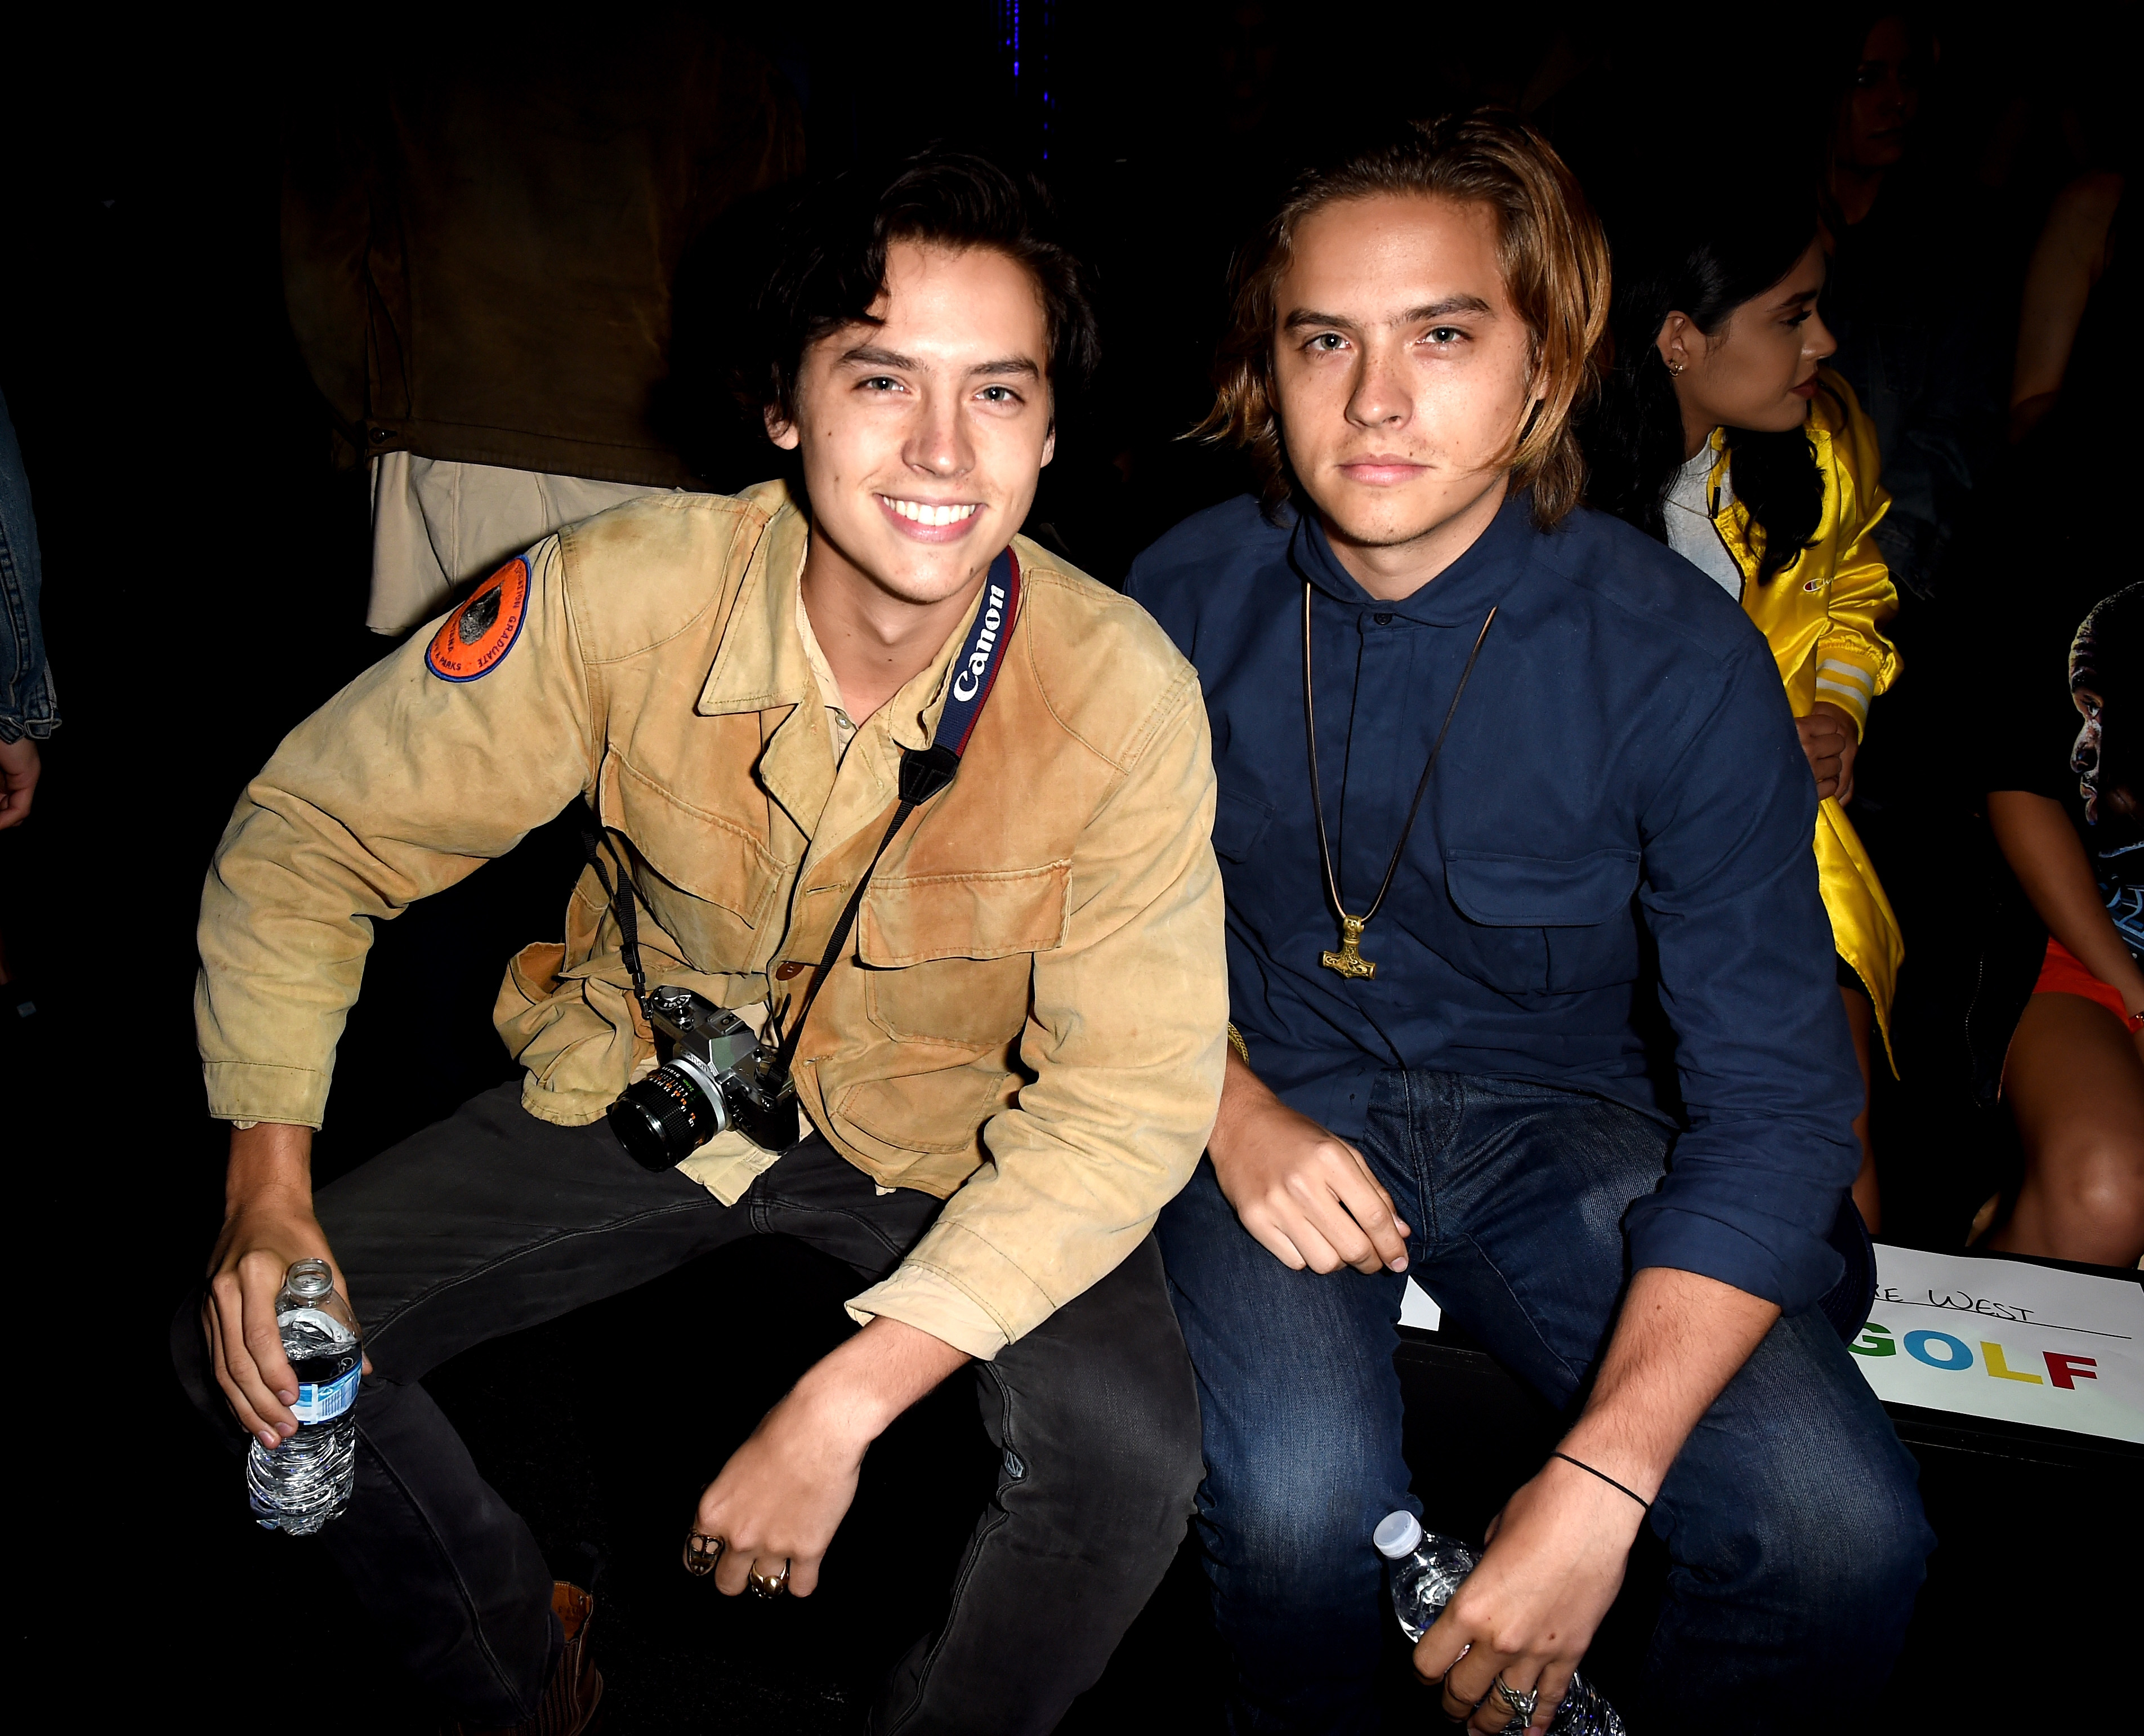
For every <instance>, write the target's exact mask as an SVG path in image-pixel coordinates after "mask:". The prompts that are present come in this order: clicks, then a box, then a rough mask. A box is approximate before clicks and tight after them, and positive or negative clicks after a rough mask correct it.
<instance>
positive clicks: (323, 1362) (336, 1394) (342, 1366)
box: [246, 1260, 365, 1537]
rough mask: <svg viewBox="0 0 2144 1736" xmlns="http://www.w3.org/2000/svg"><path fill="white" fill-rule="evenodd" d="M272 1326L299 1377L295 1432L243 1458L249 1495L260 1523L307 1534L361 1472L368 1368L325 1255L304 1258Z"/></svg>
mask: <svg viewBox="0 0 2144 1736" xmlns="http://www.w3.org/2000/svg"><path fill="white" fill-rule="evenodd" d="M275 1326H276V1329H277V1330H278V1331H279V1332H281V1333H282V1335H283V1354H284V1355H285V1356H286V1357H289V1358H290V1372H291V1374H292V1375H293V1376H295V1377H296V1379H297V1382H298V1401H297V1403H296V1404H295V1405H293V1406H290V1408H291V1410H293V1411H295V1412H296V1413H297V1418H298V1432H297V1433H296V1434H295V1435H293V1436H291V1437H290V1439H289V1440H288V1441H285V1442H284V1443H283V1444H282V1445H281V1446H279V1447H277V1448H275V1451H272V1452H271V1451H269V1450H268V1449H267V1448H266V1447H264V1446H261V1443H260V1442H259V1441H255V1442H254V1443H253V1445H252V1446H251V1448H250V1449H249V1450H248V1451H247V1453H246V1494H247V1495H248V1496H249V1497H250V1498H251V1500H252V1503H253V1510H254V1512H255V1513H256V1515H258V1516H259V1518H260V1520H261V1525H263V1526H264V1527H266V1529H267V1530H271V1531H276V1530H281V1531H288V1532H289V1533H290V1535H292V1536H294V1537H306V1536H310V1535H312V1533H314V1532H315V1531H317V1530H320V1527H321V1526H322V1525H325V1524H326V1523H327V1522H328V1521H329V1520H330V1519H333V1518H334V1517H335V1515H337V1514H338V1513H340V1512H341V1511H342V1510H343V1508H344V1507H345V1505H347V1504H348V1502H349V1500H350V1481H351V1479H352V1478H353V1476H355V1473H356V1470H357V1419H356V1418H355V1416H353V1415H352V1412H351V1407H352V1406H355V1404H356V1402H357V1382H358V1379H359V1376H360V1375H361V1374H362V1373H363V1371H364V1363H365V1357H364V1352H363V1351H362V1350H361V1349H360V1347H359V1343H358V1331H357V1322H356V1320H355V1317H352V1315H351V1313H350V1304H349V1303H348V1302H345V1301H344V1300H343V1299H342V1298H341V1297H340V1296H338V1295H336V1294H335V1275H334V1273H332V1272H330V1271H329V1270H328V1262H326V1261H325V1260H300V1261H299V1262H297V1263H296V1264H295V1265H294V1266H292V1267H290V1271H289V1272H286V1273H285V1275H284V1278H283V1287H282V1289H281V1290H280V1291H278V1292H276V1296H275Z"/></svg>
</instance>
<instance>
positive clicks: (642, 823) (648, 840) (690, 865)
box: [598, 752, 782, 927]
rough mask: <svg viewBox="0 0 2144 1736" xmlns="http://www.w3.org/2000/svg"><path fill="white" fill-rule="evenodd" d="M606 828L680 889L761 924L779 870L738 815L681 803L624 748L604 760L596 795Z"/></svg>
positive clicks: (779, 872) (748, 922)
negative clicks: (726, 816) (724, 815)
mask: <svg viewBox="0 0 2144 1736" xmlns="http://www.w3.org/2000/svg"><path fill="white" fill-rule="evenodd" d="M598 801H599V802H600V803H601V809H600V811H601V812H602V815H603V824H604V825H605V826H609V827H612V828H614V829H615V830H617V831H621V832H623V833H624V834H625V836H626V837H627V839H628V840H629V841H630V842H631V844H632V846H633V852H634V854H635V855H637V856H639V858H640V859H641V861H643V862H645V863H647V865H648V866H649V867H650V868H652V869H653V870H655V871H656V872H657V873H658V874H659V875H662V876H663V879H664V880H668V881H669V883H670V884H671V885H673V886H675V887H677V890H679V891H681V892H684V893H687V894H689V895H691V896H692V897H694V898H697V899H700V900H703V901H705V902H706V903H708V904H711V905H716V906H717V907H718V908H719V909H722V910H727V911H729V912H730V914H731V915H734V916H738V917H741V918H742V919H743V920H744V921H745V923H746V924H747V925H748V926H752V927H757V925H758V923H759V919H760V915H761V914H762V912H763V911H764V910H766V908H767V900H769V899H770V898H772V896H773V895H774V891H775V888H776V885H777V883H778V882H779V880H781V877H782V870H781V866H780V865H779V864H777V862H776V861H775V860H774V858H773V857H772V856H770V855H768V854H767V849H766V847H765V846H763V845H762V843H761V842H760V841H759V840H758V839H757V838H755V837H754V836H752V834H751V833H749V832H747V831H746V830H745V829H744V828H743V827H742V826H738V825H737V823H736V822H735V821H729V820H724V819H722V817H721V816H718V815H715V814H710V813H707V812H705V811H702V810H701V809H699V808H696V807H693V806H691V805H690V804H688V803H686V802H682V801H679V800H678V799H677V797H676V796H672V795H671V794H670V792H669V791H667V790H665V789H664V788H663V786H661V785H660V784H658V783H657V782H656V781H655V780H654V779H653V778H652V777H650V776H648V774H647V773H646V772H644V771H641V770H640V769H639V768H638V766H634V765H633V762H632V761H629V760H628V759H627V758H626V757H625V756H623V754H619V753H615V752H613V753H611V754H609V755H607V756H605V758H604V760H603V781H602V786H601V789H600V791H599V793H598Z"/></svg>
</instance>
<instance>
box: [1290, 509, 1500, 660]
mask: <svg viewBox="0 0 2144 1736" xmlns="http://www.w3.org/2000/svg"><path fill="white" fill-rule="evenodd" d="M1289 513H1290V515H1291V516H1292V517H1293V518H1294V521H1295V522H1294V524H1293V528H1292V529H1291V531H1290V533H1289V536H1288V564H1289V565H1290V566H1291V567H1293V568H1294V569H1295V571H1296V573H1298V575H1299V576H1300V577H1301V578H1304V579H1307V580H1308V582H1309V583H1310V585H1311V587H1312V588H1313V589H1314V590H1318V591H1322V592H1323V593H1325V594H1326V595H1327V596H1328V597H1330V598H1333V601H1334V602H1336V603H1347V604H1348V605H1349V606H1350V607H1352V608H1364V609H1374V610H1376V611H1377V613H1380V614H1390V615H1400V616H1403V617H1404V618H1407V620H1410V621H1418V622H1422V624H1423V625H1424V626H1426V627H1474V626H1478V625H1479V624H1480V622H1481V618H1482V616H1483V615H1484V614H1486V613H1487V612H1488V611H1489V610H1490V608H1492V607H1494V606H1495V605H1496V604H1497V603H1501V601H1502V600H1503V598H1504V595H1505V593H1506V592H1508V591H1509V590H1510V589H1511V587H1512V586H1513V585H1514V584H1516V583H1517V582H1518V579H1519V577H1520V575H1521V573H1524V572H1525V571H1526V564H1527V563H1528V561H1529V560H1530V559H1531V558H1532V554H1533V544H1534V540H1535V538H1536V535H1537V534H1538V533H1536V531H1535V529H1534V527H1533V520H1532V518H1531V500H1530V499H1529V498H1528V497H1527V495H1526V493H1525V492H1524V491H1521V492H1520V493H1517V494H1512V495H1511V496H1510V497H1509V498H1506V500H1505V502H1504V503H1503V505H1502V506H1501V507H1499V508H1497V510H1496V517H1495V518H1492V519H1491V520H1490V521H1489V526H1488V528H1487V529H1486V530H1484V531H1483V532H1482V533H1481V535H1480V536H1478V537H1476V538H1475V539H1474V543H1473V546H1472V547H1471V548H1468V549H1467V552H1466V553H1463V554H1462V555H1461V556H1460V557H1459V558H1458V559H1457V560H1456V561H1454V562H1453V563H1452V564H1451V565H1450V566H1448V567H1447V568H1445V569H1444V570H1443V571H1442V573H1438V574H1437V577H1436V578H1433V579H1432V580H1430V582H1429V583H1427V584H1426V585H1424V586H1423V587H1422V588H1421V589H1420V590H1418V591H1417V592H1416V593H1414V594H1413V595H1412V597H1403V598H1399V599H1398V600H1397V601H1387V599H1385V598H1380V597H1372V595H1371V594H1370V593H1368V592H1367V591H1366V590H1364V589H1363V588H1362V586H1361V585H1360V584H1358V583H1356V581H1355V578H1354V576H1353V575H1352V573H1349V572H1348V571H1347V568H1345V567H1343V566H1342V565H1341V564H1340V560H1339V557H1338V556H1337V555H1335V554H1334V553H1333V545H1332V543H1330V542H1328V540H1327V539H1326V535H1325V527H1324V526H1323V525H1322V524H1320V523H1318V518H1317V517H1316V515H1315V514H1314V513H1308V512H1303V511H1299V510H1298V509H1297V508H1294V507H1293V504H1291V506H1290V508H1289Z"/></svg>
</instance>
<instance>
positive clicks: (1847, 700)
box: [1816, 657, 1876, 729]
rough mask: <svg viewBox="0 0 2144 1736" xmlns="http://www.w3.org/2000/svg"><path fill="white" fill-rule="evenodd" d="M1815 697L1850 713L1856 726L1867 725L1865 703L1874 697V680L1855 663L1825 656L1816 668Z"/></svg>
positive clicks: (1867, 712) (1867, 713)
mask: <svg viewBox="0 0 2144 1736" xmlns="http://www.w3.org/2000/svg"><path fill="white" fill-rule="evenodd" d="M1816 697H1818V698H1819V699H1828V700H1829V701H1830V702H1832V703H1833V704H1834V705H1835V706H1839V707H1841V708H1842V709H1844V710H1845V711H1847V712H1851V713H1852V714H1853V717H1854V724H1855V726H1856V727H1859V728H1862V729H1866V728H1867V727H1868V725H1869V702H1870V701H1871V700H1872V699H1874V697H1876V682H1875V678H1874V677H1873V676H1871V675H1870V674H1869V672H1868V671H1867V670H1865V669H1864V668H1862V667H1860V666H1859V664H1856V663H1849V662H1843V661H1842V660H1841V659H1839V658H1838V657H1826V658H1824V660H1823V661H1822V662H1819V664H1818V665H1817V666H1816Z"/></svg>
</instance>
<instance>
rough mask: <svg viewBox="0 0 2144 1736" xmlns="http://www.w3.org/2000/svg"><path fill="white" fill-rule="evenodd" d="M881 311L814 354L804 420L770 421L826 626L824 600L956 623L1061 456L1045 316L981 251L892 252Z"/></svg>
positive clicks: (1033, 290)
mask: <svg viewBox="0 0 2144 1736" xmlns="http://www.w3.org/2000/svg"><path fill="white" fill-rule="evenodd" d="M871 315H872V318H873V319H874V320H876V321H877V322H878V323H877V324H876V325H870V324H864V323H859V324H856V325H851V326H847V327H845V328H843V329H842V330H838V331H836V332H834V333H832V334H831V335H829V336H827V337H825V338H822V339H821V340H819V341H818V342H817V343H816V344H814V345H811V348H810V349H808V350H806V352H805V355H804V358H803V366H802V370H800V373H799V376H798V379H797V419H796V420H795V421H794V422H787V421H784V420H782V419H781V417H780V416H779V414H778V413H776V412H773V411H770V412H769V413H768V417H767V434H768V435H769V437H770V438H771V439H772V440H773V441H774V443H775V444H777V446H782V447H785V448H788V449H794V450H796V451H797V453H798V454H799V456H800V457H801V459H802V462H803V470H804V490H805V494H806V498H807V499H808V500H809V503H810V508H811V549H810V553H808V554H807V555H806V558H805V576H804V584H805V600H806V606H807V607H808V608H811V611H812V617H813V622H814V624H815V627H816V625H817V623H818V618H819V615H820V613H821V599H822V598H823V599H824V600H825V601H826V602H827V603H834V602H835V600H836V598H837V597H844V596H845V597H846V598H847V599H848V601H849V603H851V606H852V607H857V608H861V610H862V611H863V613H866V614H867V615H869V616H871V617H873V618H876V619H877V620H878V621H880V622H882V623H883V627H887V628H891V627H893V626H894V625H895V623H896V622H900V621H901V619H902V618H903V615H904V606H905V608H906V609H912V608H916V607H918V606H921V607H922V608H925V609H926V610H928V611H930V612H931V613H932V614H933V615H934V616H935V615H936V614H937V613H940V612H941V611H942V612H944V613H947V614H948V615H950V617H952V618H955V619H957V618H958V616H959V615H960V614H961V613H964V612H965V609H966V608H967V604H968V602H969V599H970V598H972V597H973V595H974V594H975V587H976V586H977V585H978V584H980V583H981V582H982V578H983V575H984V574H985V573H986V572H987V571H988V570H989V568H990V562H991V561H992V560H993V559H995V558H996V556H997V554H998V553H999V552H1000V550H1001V549H1003V548H1005V544H1006V543H1010V541H1011V540H1012V538H1013V533H1014V532H1015V531H1017V530H1018V529H1019V528H1020V524H1021V522H1022V521H1023V520H1024V519H1025V518H1026V517H1027V511H1028V508H1029V507H1030V505H1031V504H1032V503H1033V502H1034V499H1035V484H1036V482H1037V480H1038V479H1039V478H1040V472H1041V469H1042V467H1043V466H1044V465H1045V464H1048V463H1049V462H1050V457H1051V455H1052V454H1053V452H1054V451H1055V445H1056V436H1055V432H1054V430H1053V429H1052V426H1051V403H1050V381H1049V379H1048V375H1047V373H1046V371H1045V368H1046V362H1047V359H1048V357H1049V355H1050V332H1049V326H1048V320H1047V317H1046V315H1045V311H1044V308H1043V302H1042V297H1041V295H1040V291H1039V290H1038V289H1037V287H1036V285H1035V280H1034V278H1033V277H1032V276H1030V275H1029V273H1028V271H1027V270H1026V269H1025V267H1024V266H1022V265H1019V264H1017V263H1016V262H1015V261H1014V260H1011V259H1009V258H1007V257H1006V256H1005V255H1004V254H1002V253H1000V252H997V251H995V250H992V249H989V248H985V247H974V248H968V249H965V250H960V251H957V252H955V251H951V250H947V249H945V248H942V247H934V246H918V245H916V243H913V242H896V243H894V244H893V245H892V246H889V247H888V248H887V249H886V288H885V290H884V292H883V293H882V294H881V295H880V296H879V299H878V300H876V302H875V303H873V304H872V305H871ZM950 630H951V627H950V623H949V624H948V625H947V626H946V627H945V628H944V629H943V630H942V631H940V632H938V633H937V635H936V639H934V640H933V642H932V649H933V651H934V652H935V650H936V644H937V642H938V641H940V640H942V639H943V638H944V637H945V632H950ZM829 650H830V652H831V647H829Z"/></svg>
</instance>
